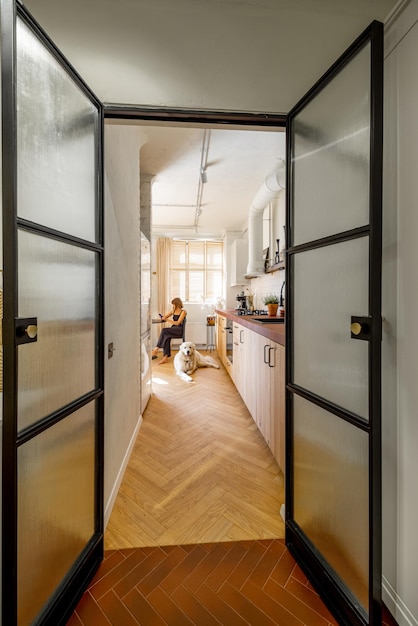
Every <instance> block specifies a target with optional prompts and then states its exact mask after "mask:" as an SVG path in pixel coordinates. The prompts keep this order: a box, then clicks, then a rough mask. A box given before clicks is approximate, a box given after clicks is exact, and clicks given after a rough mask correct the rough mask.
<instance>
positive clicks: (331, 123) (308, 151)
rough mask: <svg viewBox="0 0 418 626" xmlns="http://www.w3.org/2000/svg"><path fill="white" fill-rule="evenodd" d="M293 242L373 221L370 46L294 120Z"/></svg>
mask: <svg viewBox="0 0 418 626" xmlns="http://www.w3.org/2000/svg"><path fill="white" fill-rule="evenodd" d="M293 132H294V137H293V141H294V144H293V150H294V152H293V157H292V158H293V163H294V167H293V176H294V185H295V187H294V194H295V196H294V198H295V205H296V206H297V207H298V210H297V212H295V214H294V223H293V229H292V244H293V245H299V244H301V243H305V242H306V241H311V240H313V239H320V238H322V237H327V236H328V235H333V234H334V233H337V232H344V231H346V230H350V229H352V228H356V227H357V226H363V225H364V224H368V222H369V160H370V44H368V45H366V46H365V47H364V48H363V49H362V50H361V51H359V52H358V53H357V55H356V56H355V57H354V58H353V59H352V60H351V61H350V64H349V65H348V66H346V68H345V69H344V73H343V74H339V75H337V76H335V78H334V79H333V80H332V81H331V82H330V83H328V84H327V85H326V87H324V89H323V91H322V92H321V93H320V94H318V95H317V97H316V98H315V99H313V100H312V101H311V102H310V103H309V104H307V105H306V107H304V109H303V111H301V112H300V113H299V114H298V116H297V117H296V118H295V120H294V126H293Z"/></svg>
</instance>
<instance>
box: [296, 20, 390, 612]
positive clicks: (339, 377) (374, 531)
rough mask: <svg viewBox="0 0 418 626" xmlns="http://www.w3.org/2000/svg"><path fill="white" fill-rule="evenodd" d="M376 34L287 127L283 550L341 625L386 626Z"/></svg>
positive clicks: (364, 39)
mask: <svg viewBox="0 0 418 626" xmlns="http://www.w3.org/2000/svg"><path fill="white" fill-rule="evenodd" d="M381 131H382V25H381V24H378V23H373V24H372V25H371V27H370V28H369V29H367V31H365V33H363V35H362V36H361V37H360V38H359V39H358V40H357V41H356V42H355V43H354V44H353V46H351V48H350V49H349V50H348V51H347V52H346V53H345V54H344V55H343V56H342V57H341V58H340V59H339V61H338V62H337V63H336V64H335V65H334V66H333V67H332V68H331V69H330V70H329V72H328V73H327V74H325V75H324V77H323V78H322V79H321V80H320V81H319V82H318V83H317V84H316V85H315V86H314V88H313V89H312V90H311V91H310V92H308V94H307V95H306V97H305V98H303V99H302V100H301V102H300V103H299V104H298V105H296V107H294V109H293V110H292V111H291V113H290V114H289V140H288V147H289V151H288V229H287V231H288V241H287V249H288V255H287V268H286V269H287V283H288V284H287V294H288V297H287V338H286V357H287V375H286V378H287V432H288V439H287V454H288V459H291V462H290V463H288V465H287V477H286V478H287V485H286V505H287V512H286V540H287V542H288V545H289V547H290V548H291V550H292V551H294V553H295V556H296V557H297V559H298V560H299V562H300V564H301V565H302V567H303V568H304V569H305V571H307V572H308V574H310V575H311V580H312V582H314V584H315V585H316V586H317V589H318V590H319V591H320V593H321V594H322V595H323V596H324V597H325V598H327V599H328V601H329V606H330V608H331V610H332V611H333V613H334V614H335V616H336V617H337V619H338V621H339V623H347V624H348V623H349V624H369V623H370V624H380V623H381V590H380V585H381V582H380V581H381V547H380V537H381V527H380V525H381V487H380V481H381V477H380V454H381V453H380V337H381V313H380V284H381V276H380V275H381V162H382V132H381Z"/></svg>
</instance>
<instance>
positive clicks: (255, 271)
mask: <svg viewBox="0 0 418 626" xmlns="http://www.w3.org/2000/svg"><path fill="white" fill-rule="evenodd" d="M285 181H286V167H285V162H284V161H280V164H279V165H278V166H277V167H276V169H275V170H273V172H271V173H270V174H269V175H268V176H267V178H266V179H265V181H264V182H263V184H262V185H261V187H260V189H259V190H258V191H257V193H256V194H255V196H254V198H253V201H252V203H251V206H250V212H249V215H248V266H247V273H246V275H245V278H256V277H257V276H262V275H263V274H264V259H263V213H264V209H265V208H266V206H267V205H268V203H269V202H271V201H272V200H274V198H276V197H277V195H278V193H279V191H280V190H281V189H284V188H285V187H286V182H285Z"/></svg>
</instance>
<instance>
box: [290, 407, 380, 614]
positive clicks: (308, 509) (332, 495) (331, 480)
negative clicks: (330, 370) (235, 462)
mask: <svg viewBox="0 0 418 626" xmlns="http://www.w3.org/2000/svg"><path fill="white" fill-rule="evenodd" d="M294 427H295V431H294V437H295V451H294V452H295V465H294V480H295V507H294V515H295V519H296V520H297V521H298V524H299V526H300V527H301V529H302V530H303V532H304V533H305V534H306V536H307V537H308V539H309V540H310V541H311V542H312V544H313V545H315V546H316V548H317V549H318V550H319V551H320V552H321V553H322V554H323V555H324V557H325V558H326V560H327V562H328V563H329V564H330V565H331V567H332V568H333V570H334V571H335V572H336V573H337V574H338V576H340V578H341V580H342V581H343V582H344V584H345V585H346V587H347V589H351V590H352V592H353V600H354V598H358V599H359V600H360V601H361V603H362V605H363V607H364V609H367V606H368V595H367V594H368V567H369V559H368V554H369V502H368V498H369V488H368V481H369V475H368V469H369V451H368V437H367V434H366V433H365V432H363V431H361V430H359V429H354V428H352V426H351V425H350V424H348V423H347V422H345V421H344V420H337V419H335V418H334V416H333V415H332V414H330V413H328V412H327V411H324V410H323V409H321V408H320V407H318V406H315V405H312V404H311V403H309V402H307V401H306V400H304V399H303V398H299V397H297V396H296V397H295V399H294ZM347 502H350V506H351V507H352V509H351V514H350V513H347Z"/></svg>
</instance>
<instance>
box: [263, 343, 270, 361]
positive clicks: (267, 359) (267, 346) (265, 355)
mask: <svg viewBox="0 0 418 626" xmlns="http://www.w3.org/2000/svg"><path fill="white" fill-rule="evenodd" d="M266 348H268V350H270V346H269V345H268V344H267V343H266V344H265V345H264V363H265V364H266V365H270V352H269V355H268V358H267V354H266Z"/></svg>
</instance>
